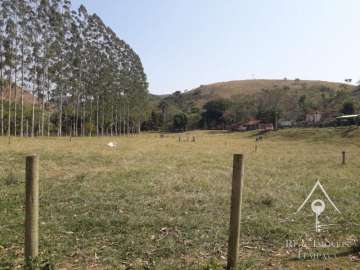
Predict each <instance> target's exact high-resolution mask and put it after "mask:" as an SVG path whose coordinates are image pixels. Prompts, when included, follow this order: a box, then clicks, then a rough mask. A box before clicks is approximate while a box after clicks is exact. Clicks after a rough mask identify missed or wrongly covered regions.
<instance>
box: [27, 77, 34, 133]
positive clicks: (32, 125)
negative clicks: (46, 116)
mask: <svg viewBox="0 0 360 270" xmlns="http://www.w3.org/2000/svg"><path fill="white" fill-rule="evenodd" d="M27 128H28V127H27ZM27 132H28V131H27ZM28 134H29V133H28ZM34 136H35V83H33V91H32V117H31V137H34Z"/></svg>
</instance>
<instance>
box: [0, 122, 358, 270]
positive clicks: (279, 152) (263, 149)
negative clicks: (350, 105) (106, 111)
mask: <svg viewBox="0 0 360 270" xmlns="http://www.w3.org/2000/svg"><path fill="white" fill-rule="evenodd" d="M178 136H181V137H182V138H183V139H185V138H190V139H191V138H192V136H196V142H191V140H189V141H186V140H185V141H183V142H179V141H178ZM110 141H114V142H117V143H118V146H117V147H116V148H110V147H108V146H107V145H106V144H107V143H108V142H110ZM254 146H255V137H254V134H253V133H223V132H215V131H213V132H212V131H208V132H205V131H202V132H200V131H199V132H192V133H184V134H181V135H179V134H167V135H165V137H164V138H160V136H159V134H156V133H151V134H143V135H140V136H137V137H121V138H115V137H113V138H110V137H107V138H73V139H72V141H71V142H70V141H69V139H68V138H36V139H30V138H27V139H20V138H16V139H15V138H14V139H13V140H12V143H11V145H8V144H7V139H6V138H0V149H1V156H0V269H19V268H21V267H22V264H23V242H24V239H23V234H24V228H23V227H24V226H23V223H24V206H23V204H24V166H25V162H24V157H25V156H26V155H28V154H32V153H37V154H39V156H40V159H41V166H40V167H41V171H40V174H41V178H40V181H41V185H40V204H41V207H40V250H41V257H40V258H39V261H38V265H39V267H43V268H44V269H51V268H52V267H53V268H55V269H204V270H205V269H223V267H224V265H225V264H226V253H227V240H228V223H229V210H230V184H231V175H232V156H233V154H234V153H243V154H244V155H245V186H244V198H243V212H242V224H241V226H242V227H241V254H240V261H241V263H240V265H239V269H334V270H335V269H360V256H359V251H360V250H359V245H358V242H357V240H358V238H359V236H360V204H359V201H360V179H359V172H360V167H359V165H360V132H359V131H358V130H357V129H355V130H347V129H344V128H338V129H334V128H333V129H289V130H282V131H279V132H277V133H276V134H274V133H273V134H268V135H266V136H264V139H263V140H262V141H261V142H260V143H259V145H258V151H257V152H256V153H255V151H254ZM343 150H345V151H346V152H347V164H346V165H341V152H342V151H343ZM317 179H320V181H321V183H322V184H323V186H324V187H325V189H326V190H327V192H328V193H329V196H330V197H331V199H332V200H333V201H334V203H335V204H336V206H337V207H338V208H339V210H340V211H341V215H340V214H338V213H336V212H335V211H334V209H332V207H331V206H330V204H327V205H326V211H325V212H324V214H322V215H321V217H320V221H321V222H322V223H327V224H335V225H333V226H330V227H329V228H328V229H327V230H325V231H323V232H321V233H319V234H317V233H315V232H314V221H315V217H314V213H312V212H311V210H310V205H309V204H308V205H306V206H305V208H304V209H303V211H301V212H300V213H298V214H296V215H295V214H294V213H295V211H296V209H297V208H298V207H299V206H300V204H301V203H302V202H303V201H304V199H305V197H306V195H307V194H308V193H309V192H310V190H311V188H312V187H313V185H314V184H315V182H316V180H317ZM316 196H317V197H318V198H323V197H321V196H323V195H322V194H321V193H318V192H317V193H316ZM314 239H316V240H318V241H320V240H321V241H323V242H324V243H325V242H326V243H334V242H337V243H346V245H345V244H341V245H339V246H338V247H332V248H324V247H323V248H317V249H316V250H314V249H313V248H312V247H311V246H309V245H307V243H311V242H312V241H313V240H314ZM289 240H296V241H299V242H301V240H303V241H304V243H303V245H302V246H303V247H302V249H301V251H302V252H308V253H309V254H310V253H318V254H329V255H331V256H330V258H326V259H324V258H318V259H313V258H312V259H309V258H306V259H305V260H304V259H300V260H299V259H297V256H298V249H299V247H298V246H297V247H295V248H287V247H286V241H289ZM335 255H336V257H335Z"/></svg>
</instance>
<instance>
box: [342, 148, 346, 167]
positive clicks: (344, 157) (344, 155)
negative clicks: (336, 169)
mask: <svg viewBox="0 0 360 270" xmlns="http://www.w3.org/2000/svg"><path fill="white" fill-rule="evenodd" d="M345 164H346V152H345V151H343V152H342V165H345Z"/></svg>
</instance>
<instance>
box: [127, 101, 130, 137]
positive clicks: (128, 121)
mask: <svg viewBox="0 0 360 270" xmlns="http://www.w3.org/2000/svg"><path fill="white" fill-rule="evenodd" d="M127 130H128V135H129V131H130V105H129V103H128V104H127Z"/></svg>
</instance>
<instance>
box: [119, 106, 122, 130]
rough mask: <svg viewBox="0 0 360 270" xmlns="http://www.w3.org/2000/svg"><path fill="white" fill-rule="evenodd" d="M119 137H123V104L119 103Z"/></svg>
mask: <svg viewBox="0 0 360 270" xmlns="http://www.w3.org/2000/svg"><path fill="white" fill-rule="evenodd" d="M119 104H120V105H119V135H120V136H121V135H122V117H121V102H119Z"/></svg>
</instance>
